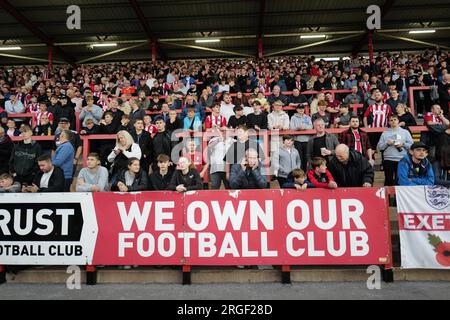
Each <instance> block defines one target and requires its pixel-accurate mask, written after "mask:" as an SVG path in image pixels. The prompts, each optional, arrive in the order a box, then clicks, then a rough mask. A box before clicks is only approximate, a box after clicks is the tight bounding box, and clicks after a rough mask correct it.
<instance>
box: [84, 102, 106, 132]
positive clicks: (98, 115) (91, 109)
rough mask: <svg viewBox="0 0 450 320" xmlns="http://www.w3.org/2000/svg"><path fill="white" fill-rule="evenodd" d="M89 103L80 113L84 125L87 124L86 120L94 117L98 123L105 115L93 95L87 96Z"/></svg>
mask: <svg viewBox="0 0 450 320" xmlns="http://www.w3.org/2000/svg"><path fill="white" fill-rule="evenodd" d="M86 102H87V105H86V106H85V107H84V108H83V110H82V111H81V113H80V120H81V121H83V126H86V120H87V119H92V120H93V121H94V123H95V124H98V123H99V122H100V120H101V119H102V116H103V110H102V108H100V107H99V106H97V105H95V104H94V99H93V98H92V97H88V98H86Z"/></svg>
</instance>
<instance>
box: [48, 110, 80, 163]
mask: <svg viewBox="0 0 450 320" xmlns="http://www.w3.org/2000/svg"><path fill="white" fill-rule="evenodd" d="M64 130H69V131H70V132H71V133H72V134H71V140H70V143H71V144H72V147H73V149H74V150H75V159H74V160H73V167H74V169H73V172H75V171H76V167H77V165H78V161H80V158H81V153H82V151H83V143H82V142H81V138H80V135H79V134H78V133H77V132H76V131H74V130H70V122H69V120H68V119H66V118H61V119H60V120H59V126H58V128H57V129H56V132H55V139H54V142H55V143H54V150H56V148H57V147H59V145H60V144H61V142H60V136H61V132H62V131H64Z"/></svg>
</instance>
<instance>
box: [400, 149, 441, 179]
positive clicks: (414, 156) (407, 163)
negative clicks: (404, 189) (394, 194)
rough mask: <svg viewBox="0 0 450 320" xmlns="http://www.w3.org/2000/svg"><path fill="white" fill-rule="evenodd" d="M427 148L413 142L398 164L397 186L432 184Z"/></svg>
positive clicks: (432, 177)
mask: <svg viewBox="0 0 450 320" xmlns="http://www.w3.org/2000/svg"><path fill="white" fill-rule="evenodd" d="M427 155H428V146H427V145H426V144H425V143H423V142H415V143H413V144H412V145H411V148H410V149H409V154H408V155H406V156H405V157H404V158H403V159H402V160H400V162H399V164H398V171H397V176H398V184H399V185H400V186H430V185H433V184H434V173H433V167H432V166H431V163H430V161H429V160H428V159H427Z"/></svg>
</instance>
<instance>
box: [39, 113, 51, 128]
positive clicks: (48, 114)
mask: <svg viewBox="0 0 450 320" xmlns="http://www.w3.org/2000/svg"><path fill="white" fill-rule="evenodd" d="M44 114H45V115H46V116H47V117H48V120H49V121H50V123H52V124H53V113H51V112H49V111H45V112H41V111H39V112H38V113H37V115H36V125H38V126H40V125H41V118H42V116H43V115H44Z"/></svg>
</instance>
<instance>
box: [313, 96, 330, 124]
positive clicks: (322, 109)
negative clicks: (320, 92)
mask: <svg viewBox="0 0 450 320" xmlns="http://www.w3.org/2000/svg"><path fill="white" fill-rule="evenodd" d="M317 108H318V111H317V113H314V114H313V115H312V118H311V119H312V122H313V123H314V121H316V120H317V119H322V120H323V122H324V123H325V128H329V127H330V125H331V115H330V113H329V112H328V111H327V108H328V103H327V102H326V101H319V102H318V103H317Z"/></svg>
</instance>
